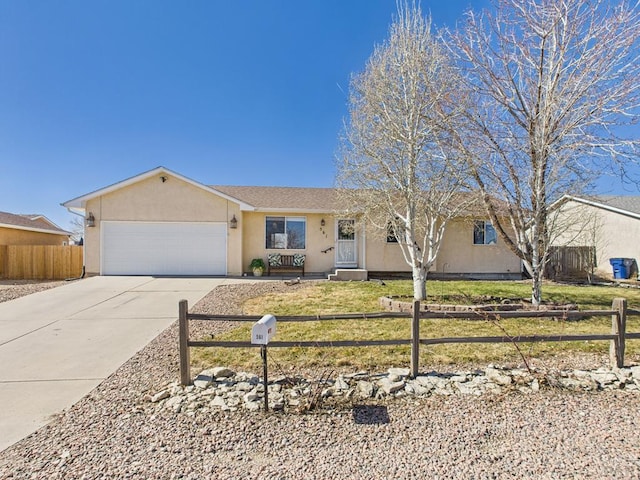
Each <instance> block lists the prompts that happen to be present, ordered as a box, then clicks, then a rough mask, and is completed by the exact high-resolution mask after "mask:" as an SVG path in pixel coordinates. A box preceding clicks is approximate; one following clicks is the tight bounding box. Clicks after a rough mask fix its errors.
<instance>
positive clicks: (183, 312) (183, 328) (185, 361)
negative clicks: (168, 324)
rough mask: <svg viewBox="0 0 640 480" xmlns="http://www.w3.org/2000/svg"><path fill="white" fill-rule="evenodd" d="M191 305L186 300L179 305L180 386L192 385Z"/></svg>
mask: <svg viewBox="0 0 640 480" xmlns="http://www.w3.org/2000/svg"><path fill="white" fill-rule="evenodd" d="M188 311H189V304H188V302H187V301H186V300H180V303H178V345H179V347H180V384H181V385H183V386H186V385H190V384H191V356H190V355H189V319H188V318H187V312H188Z"/></svg>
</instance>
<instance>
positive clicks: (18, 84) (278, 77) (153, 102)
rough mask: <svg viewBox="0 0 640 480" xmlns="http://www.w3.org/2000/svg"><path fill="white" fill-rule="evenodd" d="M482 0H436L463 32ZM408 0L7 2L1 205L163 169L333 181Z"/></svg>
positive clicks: (0, 89) (52, 198) (202, 176)
mask: <svg viewBox="0 0 640 480" xmlns="http://www.w3.org/2000/svg"><path fill="white" fill-rule="evenodd" d="M486 5H487V1H481V0H475V1H474V0H431V1H427V0H422V8H423V11H425V12H428V11H430V12H431V15H432V18H433V21H434V23H435V25H436V26H442V25H448V26H453V25H454V24H455V22H456V21H457V20H460V19H461V18H462V14H463V12H464V11H465V10H467V9H468V8H469V7H474V8H480V7H485V6H486ZM395 10H396V4H395V1H394V0H305V1H302V0H237V1H230V0H224V1H223V0H208V1H205V0H191V1H188V2H184V1H172V2H169V1H159V0H153V1H151V0H136V1H129V0H127V1H117V0H116V1H106V0H101V1H86V0H83V1H64V0H61V1H55V2H51V1H47V0H39V1H38V0H34V1H21V0H11V1H6V0H0V162H1V166H2V169H1V170H0V210H2V211H8V212H12V213H35V212H39V213H44V214H45V215H47V216H48V217H49V218H51V219H52V220H53V221H55V222H56V223H58V224H59V225H60V226H61V227H63V228H69V226H70V225H69V221H70V219H71V218H72V215H71V214H69V213H67V212H66V210H65V209H64V208H63V207H61V206H60V205H59V204H60V203H61V202H64V201H66V200H69V199H71V198H74V197H76V196H79V195H82V194H85V193H88V192H90V191H93V190H95V189H98V188H101V187H104V186H107V185H109V184H111V183H114V182H117V181H120V180H123V179H125V178H128V177H130V176H133V175H136V174H138V173H141V172H144V171H146V170H149V169H152V168H154V167H157V166H159V165H163V166H165V167H167V168H170V169H172V170H175V171H177V172H179V173H181V174H183V175H185V176H187V177H190V178H193V179H194V180H197V181H199V182H202V183H205V184H231V185H291V186H322V187H326V186H331V185H332V184H333V179H334V174H335V169H334V155H335V153H336V150H337V144H338V137H339V134H340V131H341V126H342V122H343V119H344V118H345V116H346V114H347V100H348V99H347V94H348V90H349V78H350V75H351V74H352V73H355V72H358V71H361V70H362V69H363V67H364V65H365V62H366V60H367V58H368V57H369V55H370V54H371V52H372V51H373V48H374V45H375V44H376V43H380V42H382V41H383V40H384V39H385V37H386V34H387V29H388V26H389V24H390V22H391V20H392V16H393V14H394V12H395Z"/></svg>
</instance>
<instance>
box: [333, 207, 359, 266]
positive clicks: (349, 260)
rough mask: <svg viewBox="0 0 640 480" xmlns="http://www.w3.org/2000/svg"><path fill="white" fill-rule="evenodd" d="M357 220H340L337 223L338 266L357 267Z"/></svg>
mask: <svg viewBox="0 0 640 480" xmlns="http://www.w3.org/2000/svg"><path fill="white" fill-rule="evenodd" d="M356 246H357V245H356V221H355V220H352V219H343V220H338V222H337V223H336V267H357V266H358V252H357V248H356Z"/></svg>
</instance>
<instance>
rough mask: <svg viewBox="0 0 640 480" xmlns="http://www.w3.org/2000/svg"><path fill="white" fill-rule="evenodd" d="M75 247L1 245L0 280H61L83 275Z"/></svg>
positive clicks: (80, 259) (80, 251)
mask: <svg viewBox="0 0 640 480" xmlns="http://www.w3.org/2000/svg"><path fill="white" fill-rule="evenodd" d="M82 265H83V252H82V247H81V246H78V245H67V246H62V245H0V278H6V279H11V280H64V279H66V278H75V277H79V276H80V275H81V274H82Z"/></svg>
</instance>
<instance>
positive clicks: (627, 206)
mask: <svg viewBox="0 0 640 480" xmlns="http://www.w3.org/2000/svg"><path fill="white" fill-rule="evenodd" d="M554 211H555V212H556V215H555V217H554V219H553V222H554V227H553V231H556V232H557V235H555V236H554V237H553V239H552V244H553V245H555V246H558V247H576V248H580V247H590V248H591V249H592V252H593V257H594V258H592V267H593V269H594V272H593V273H594V275H596V276H598V277H602V278H611V276H612V274H613V269H612V265H611V262H610V260H611V259H612V258H614V259H618V258H623V259H629V261H630V263H636V265H637V262H638V261H640V242H639V241H638V239H639V238H640V196H626V195H598V196H592V197H586V196H585V197H581V196H574V195H565V196H564V197H562V198H561V199H560V200H559V201H558V202H556V206H555V208H554ZM636 268H637V267H636ZM631 273H632V272H631V271H629V274H631ZM636 274H637V272H636Z"/></svg>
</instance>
